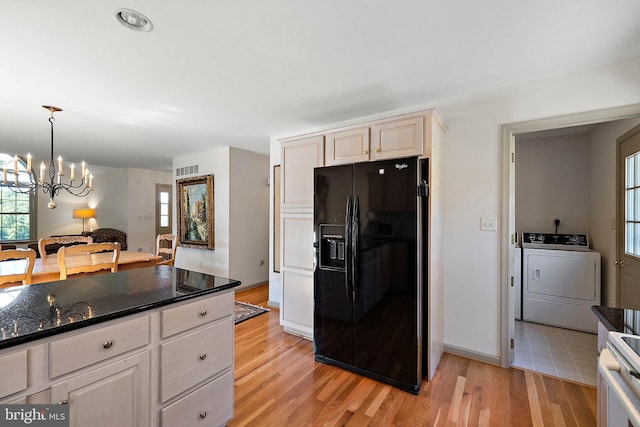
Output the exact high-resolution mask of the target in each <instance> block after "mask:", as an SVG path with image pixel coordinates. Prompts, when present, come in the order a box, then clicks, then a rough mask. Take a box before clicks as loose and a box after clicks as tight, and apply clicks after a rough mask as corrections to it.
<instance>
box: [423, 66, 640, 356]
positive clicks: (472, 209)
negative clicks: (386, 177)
mask: <svg viewBox="0 0 640 427" xmlns="http://www.w3.org/2000/svg"><path fill="white" fill-rule="evenodd" d="M635 103H640V60H633V61H627V62H623V63H618V64H614V65H610V66H606V67H602V68H598V69H594V70H588V71H584V72H580V73H573V74H569V75H562V76H557V77H552V78H548V79H544V80H539V81H533V82H529V83H525V84H520V85H515V86H509V87H505V88H499V89H496V90H493V91H488V92H484V93H481V94H475V95H468V96H461V97H456V98H451V99H446V100H441V101H439V102H434V103H432V104H430V106H431V107H434V108H436V109H438V111H439V112H440V113H441V115H442V116H443V117H444V120H445V121H446V122H447V125H448V126H449V132H448V133H447V137H446V139H447V142H446V144H445V151H446V155H445V158H446V160H445V165H444V174H445V184H444V185H445V212H444V214H445V223H444V225H445V231H444V236H445V238H444V262H445V343H446V344H448V345H451V346H455V347H459V348H464V349H467V350H468V351H470V352H474V353H478V354H480V355H487V356H489V357H497V356H499V353H500V342H499V331H500V292H501V283H500V262H501V260H500V242H501V240H500V239H501V236H500V234H499V233H498V232H487V231H481V230H480V218H481V217H483V216H495V217H498V219H499V221H506V220H507V218H501V217H500V206H501V197H502V193H501V192H502V189H501V184H500V183H501V162H500V155H501V126H502V125H504V124H508V123H517V122H523V121H526V120H533V119H540V118H546V117H553V116H559V115H564V114H571V113H576V112H582V111H591V110H598V109H604V108H610V107H617V106H622V105H629V104H635Z"/></svg>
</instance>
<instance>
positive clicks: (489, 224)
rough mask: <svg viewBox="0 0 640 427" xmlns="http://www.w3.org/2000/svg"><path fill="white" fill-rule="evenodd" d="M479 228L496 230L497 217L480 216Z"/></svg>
mask: <svg viewBox="0 0 640 427" xmlns="http://www.w3.org/2000/svg"><path fill="white" fill-rule="evenodd" d="M480 230H484V231H497V230H498V218H496V217H482V218H480Z"/></svg>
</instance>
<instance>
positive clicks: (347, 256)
mask: <svg viewBox="0 0 640 427" xmlns="http://www.w3.org/2000/svg"><path fill="white" fill-rule="evenodd" d="M352 215H353V204H352V200H351V196H349V197H347V207H346V212H345V216H344V218H345V224H344V252H345V253H344V263H345V264H344V287H345V291H346V294H347V301H351V265H350V264H351V252H352V249H351V226H352V224H351V220H352Z"/></svg>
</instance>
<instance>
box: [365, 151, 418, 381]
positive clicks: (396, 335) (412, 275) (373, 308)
mask: <svg viewBox="0 0 640 427" xmlns="http://www.w3.org/2000/svg"><path fill="white" fill-rule="evenodd" d="M417 188H418V160H417V159H416V158H408V159H400V160H388V161H380V162H372V163H358V164H355V165H354V198H356V200H357V201H358V207H359V215H358V218H356V222H357V223H358V225H359V230H360V234H359V237H358V239H357V248H355V249H354V250H356V251H357V253H358V256H357V259H358V261H359V271H358V274H356V279H357V280H356V281H355V282H356V283H354V289H355V291H354V295H355V300H354V313H353V316H354V335H353V343H354V365H355V366H356V367H358V368H360V369H364V370H366V371H368V372H371V373H373V374H375V375H379V376H382V377H385V378H388V379H391V380H394V381H399V382H401V383H403V384H406V385H409V386H415V387H417V386H419V384H420V379H419V378H418V376H419V368H418V364H419V363H421V362H422V361H421V360H419V355H420V352H419V350H418V345H419V338H418V322H419V319H420V317H419V315H418V310H419V306H420V304H419V303H418V295H419V293H418V283H419V281H418V268H419V266H418V261H417V257H418V253H417V249H418V246H417V245H418V238H417V236H418V194H417ZM403 388H404V387H403Z"/></svg>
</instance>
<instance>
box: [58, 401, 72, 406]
mask: <svg viewBox="0 0 640 427" xmlns="http://www.w3.org/2000/svg"><path fill="white" fill-rule="evenodd" d="M68 404H69V401H68V400H61V401H60V402H58V405H68Z"/></svg>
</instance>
